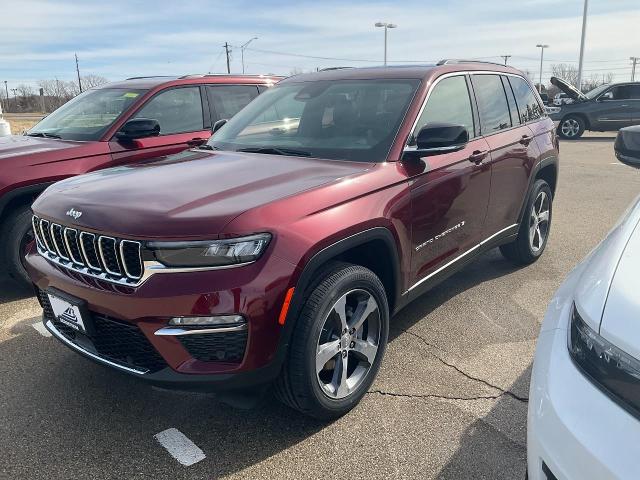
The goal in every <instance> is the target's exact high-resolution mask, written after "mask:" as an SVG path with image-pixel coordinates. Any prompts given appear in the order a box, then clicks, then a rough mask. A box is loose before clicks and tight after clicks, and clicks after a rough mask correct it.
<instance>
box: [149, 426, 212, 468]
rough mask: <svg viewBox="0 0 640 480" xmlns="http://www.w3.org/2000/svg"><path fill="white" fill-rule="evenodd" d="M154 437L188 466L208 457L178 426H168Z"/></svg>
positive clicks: (180, 461)
mask: <svg viewBox="0 0 640 480" xmlns="http://www.w3.org/2000/svg"><path fill="white" fill-rule="evenodd" d="M153 437H154V438H155V439H156V440H157V441H158V442H160V445H162V446H163V447H164V448H166V449H167V451H168V452H169V453H170V454H171V456H172V457H173V458H175V459H176V460H177V461H178V462H179V463H181V464H182V465H185V466H187V467H188V466H190V465H193V464H194V463H198V462H199V461H201V460H204V459H205V458H206V455H205V454H204V452H203V451H202V450H200V449H199V448H198V446H197V445H196V444H195V443H193V442H192V441H191V440H189V439H188V438H187V437H186V436H185V435H184V433H182V432H181V431H180V430H178V429H177V428H168V429H167V430H164V431H162V432H160V433H156V434H155V435H154V436H153Z"/></svg>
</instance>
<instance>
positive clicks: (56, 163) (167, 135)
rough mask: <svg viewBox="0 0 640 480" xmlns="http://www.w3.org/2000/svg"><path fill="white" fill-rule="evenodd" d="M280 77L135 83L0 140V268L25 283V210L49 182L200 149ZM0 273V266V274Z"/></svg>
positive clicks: (111, 87)
mask: <svg viewBox="0 0 640 480" xmlns="http://www.w3.org/2000/svg"><path fill="white" fill-rule="evenodd" d="M279 79H280V78H279V77H265V76H252V75H239V76H235V75H234V76H232V75H188V76H185V77H180V78H178V77H144V78H142V77H140V78H130V79H128V80H126V81H123V82H117V83H110V84H108V85H103V86H101V87H98V88H94V89H91V90H88V91H86V92H84V93H83V94H81V95H79V96H77V97H76V98H74V99H73V100H71V101H70V102H68V103H67V104H65V105H63V106H62V107H60V108H59V109H57V110H56V111H55V112H53V113H51V114H50V115H48V116H47V117H45V118H44V119H43V120H42V121H40V122H39V123H38V124H37V125H36V126H34V127H33V128H32V129H31V130H29V131H28V132H27V133H26V135H24V136H10V137H2V138H0V162H1V164H2V168H0V265H4V266H5V268H6V269H7V271H8V273H9V275H10V276H12V277H13V278H14V279H15V280H16V281H18V282H21V283H24V284H26V285H28V284H29V283H30V281H29V278H28V276H27V272H26V270H25V269H24V265H23V262H22V259H23V258H24V254H25V253H26V252H25V247H26V245H28V244H29V242H31V241H33V235H32V233H31V227H30V226H31V208H30V207H31V203H32V202H33V200H34V198H35V197H36V196H37V195H38V194H40V193H41V192H42V191H43V190H44V189H45V188H46V187H48V186H49V185H51V184H52V183H53V182H55V181H58V180H61V179H63V178H67V177H70V176H72V175H78V174H80V173H86V172H91V171H94V170H98V169H101V168H107V167H113V166H117V165H125V164H130V163H137V162H140V161H144V160H147V159H149V158H155V157H158V156H161V155H169V154H173V153H177V152H180V151H182V150H184V149H186V148H190V147H194V146H197V145H201V144H203V143H205V142H206V141H207V140H208V139H209V137H210V136H211V130H212V127H213V126H214V125H215V123H216V122H217V121H220V120H223V119H228V118H231V117H232V116H233V115H235V114H236V113H237V112H238V111H239V110H240V109H241V108H242V107H244V106H245V105H246V104H248V103H249V102H250V101H251V100H253V99H254V98H255V97H257V96H258V93H259V91H260V90H263V89H265V88H267V87H268V86H271V85H273V84H274V83H275V82H276V81H278V80H279ZM0 268H1V267H0Z"/></svg>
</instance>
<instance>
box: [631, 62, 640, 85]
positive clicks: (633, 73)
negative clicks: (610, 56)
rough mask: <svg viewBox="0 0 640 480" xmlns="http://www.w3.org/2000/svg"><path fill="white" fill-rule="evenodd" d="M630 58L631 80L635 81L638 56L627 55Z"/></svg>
mask: <svg viewBox="0 0 640 480" xmlns="http://www.w3.org/2000/svg"><path fill="white" fill-rule="evenodd" d="M629 60H631V65H632V66H631V81H632V82H633V81H635V79H636V65H637V64H638V62H640V57H629Z"/></svg>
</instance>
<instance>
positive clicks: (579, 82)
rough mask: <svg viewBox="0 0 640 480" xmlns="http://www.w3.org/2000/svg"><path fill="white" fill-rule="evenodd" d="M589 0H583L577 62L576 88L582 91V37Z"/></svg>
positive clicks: (585, 26)
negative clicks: (578, 58)
mask: <svg viewBox="0 0 640 480" xmlns="http://www.w3.org/2000/svg"><path fill="white" fill-rule="evenodd" d="M588 6H589V0H584V10H583V11H582V38H581V39H580V60H579V62H578V85H576V88H577V89H578V90H579V91H582V59H583V58H584V37H585V34H586V33H587V7H588Z"/></svg>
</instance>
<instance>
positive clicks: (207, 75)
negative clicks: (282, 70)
mask: <svg viewBox="0 0 640 480" xmlns="http://www.w3.org/2000/svg"><path fill="white" fill-rule="evenodd" d="M272 76H277V75H270V74H263V73H192V74H190V75H182V76H181V77H178V79H185V78H204V77H272Z"/></svg>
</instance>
